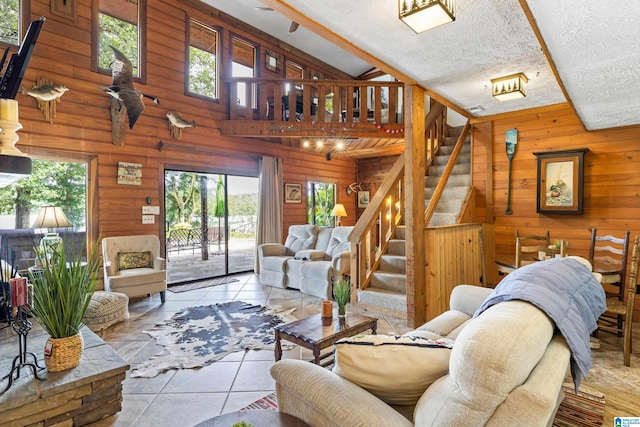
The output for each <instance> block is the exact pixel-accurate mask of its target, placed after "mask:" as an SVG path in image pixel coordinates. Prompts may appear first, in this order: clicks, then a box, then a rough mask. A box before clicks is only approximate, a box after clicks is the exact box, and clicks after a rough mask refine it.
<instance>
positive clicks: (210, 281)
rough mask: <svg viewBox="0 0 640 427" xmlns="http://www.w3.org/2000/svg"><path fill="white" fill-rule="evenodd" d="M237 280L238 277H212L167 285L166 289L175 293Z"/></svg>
mask: <svg viewBox="0 0 640 427" xmlns="http://www.w3.org/2000/svg"><path fill="white" fill-rule="evenodd" d="M237 281H238V279H234V278H233V277H216V278H214V279H206V280H199V281H197V282H193V283H185V284H184V285H173V286H172V285H169V286H168V287H167V290H168V291H171V292H175V293H179V292H187V291H193V290H194V289H202V288H208V287H209V286H218V285H224V284H226V283H233V282H237Z"/></svg>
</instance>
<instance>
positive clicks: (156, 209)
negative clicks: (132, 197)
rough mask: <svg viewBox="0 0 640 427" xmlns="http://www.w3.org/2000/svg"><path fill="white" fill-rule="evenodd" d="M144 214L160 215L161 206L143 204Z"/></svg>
mask: <svg viewBox="0 0 640 427" xmlns="http://www.w3.org/2000/svg"><path fill="white" fill-rule="evenodd" d="M142 215H160V206H143V207H142Z"/></svg>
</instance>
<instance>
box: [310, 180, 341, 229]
mask: <svg viewBox="0 0 640 427" xmlns="http://www.w3.org/2000/svg"><path fill="white" fill-rule="evenodd" d="M335 194H336V185H335V184H330V183H326V182H310V183H309V184H308V196H307V200H308V201H309V210H308V223H309V224H315V225H318V226H320V227H330V226H332V225H333V219H332V217H331V211H332V210H333V205H335V204H336V196H335Z"/></svg>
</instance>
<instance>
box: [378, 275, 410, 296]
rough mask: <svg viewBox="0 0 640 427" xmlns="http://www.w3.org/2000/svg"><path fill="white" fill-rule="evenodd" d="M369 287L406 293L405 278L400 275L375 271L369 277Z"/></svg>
mask: <svg viewBox="0 0 640 427" xmlns="http://www.w3.org/2000/svg"><path fill="white" fill-rule="evenodd" d="M371 286H373V287H374V288H379V289H386V290H388V291H393V292H400V293H406V292H407V276H406V275H405V274H401V273H392V272H390V271H381V270H377V271H374V272H373V274H372V275H371Z"/></svg>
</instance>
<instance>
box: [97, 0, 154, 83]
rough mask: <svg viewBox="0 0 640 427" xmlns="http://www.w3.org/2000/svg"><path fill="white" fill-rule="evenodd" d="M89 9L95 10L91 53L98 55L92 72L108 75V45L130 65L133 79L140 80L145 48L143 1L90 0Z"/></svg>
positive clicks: (109, 58)
mask: <svg viewBox="0 0 640 427" xmlns="http://www.w3.org/2000/svg"><path fill="white" fill-rule="evenodd" d="M93 8H94V10H98V13H97V16H95V17H94V41H95V46H94V48H95V49H94V52H98V55H97V57H96V64H95V65H96V69H97V70H99V71H103V72H108V73H109V74H110V73H111V71H110V70H109V65H110V64H111V63H112V62H113V51H112V50H111V48H110V47H109V46H110V45H111V46H113V47H115V48H117V49H118V50H120V51H121V52H122V53H123V54H124V55H125V56H126V57H127V58H128V59H129V60H130V61H131V64H132V66H133V77H137V78H141V77H142V64H143V62H144V61H143V56H144V46H145V44H146V43H145V38H144V35H145V25H144V22H143V21H144V16H145V15H144V12H145V0H94V3H93ZM96 23H97V24H96Z"/></svg>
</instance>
